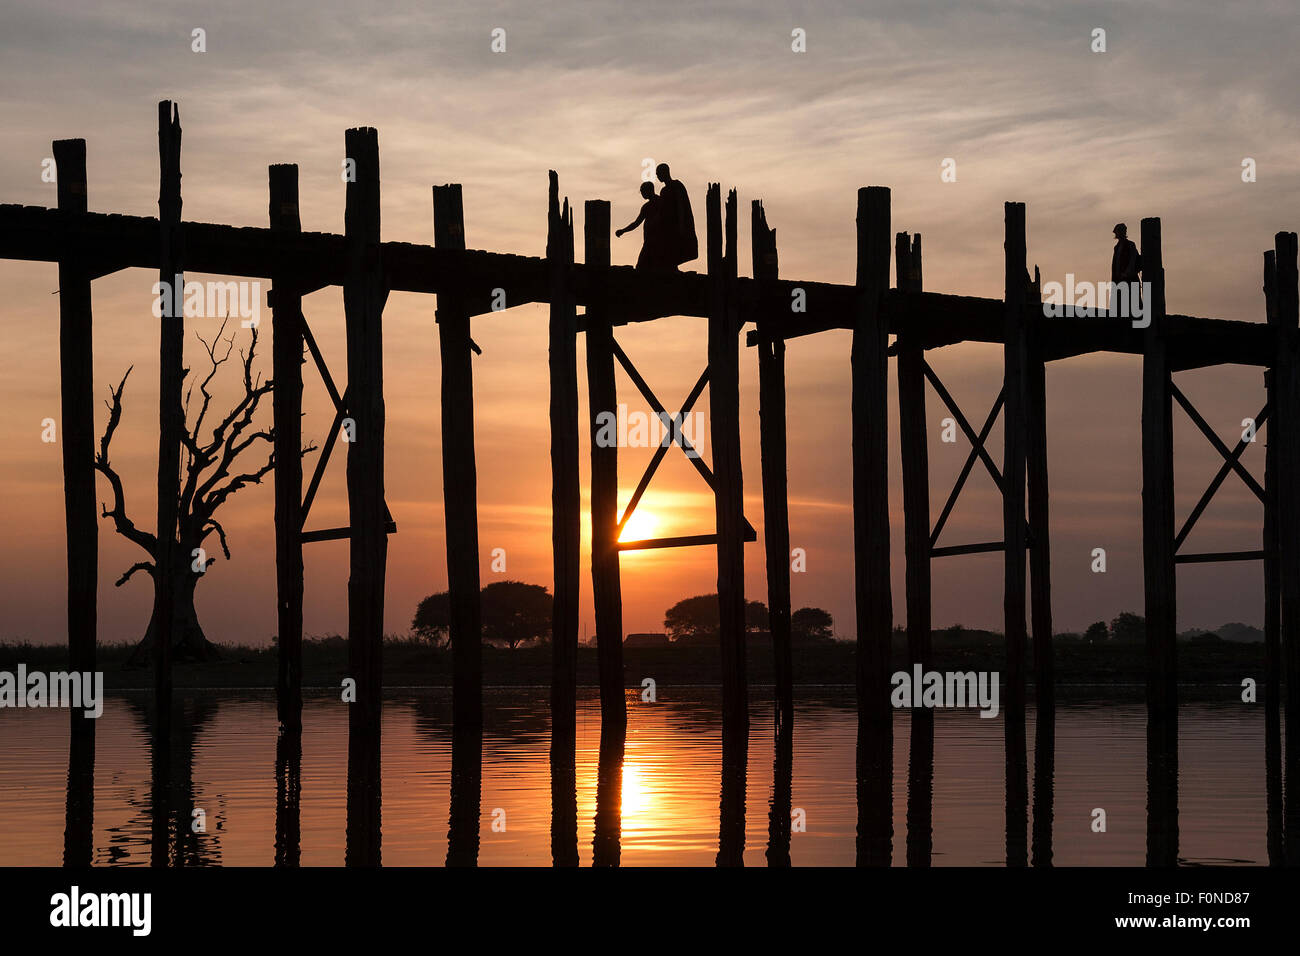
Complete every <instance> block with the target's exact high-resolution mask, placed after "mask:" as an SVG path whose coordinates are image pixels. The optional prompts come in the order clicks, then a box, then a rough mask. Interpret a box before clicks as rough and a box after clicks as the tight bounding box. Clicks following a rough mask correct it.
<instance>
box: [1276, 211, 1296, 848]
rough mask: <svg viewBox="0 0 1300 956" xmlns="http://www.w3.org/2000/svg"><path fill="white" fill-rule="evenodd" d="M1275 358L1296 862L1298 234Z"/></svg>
mask: <svg viewBox="0 0 1300 956" xmlns="http://www.w3.org/2000/svg"><path fill="white" fill-rule="evenodd" d="M1275 250H1276V253H1275V254H1276V263H1277V292H1276V301H1277V325H1278V334H1279V345H1280V347H1279V353H1280V354H1279V355H1278V359H1277V366H1276V368H1275V370H1274V376H1275V383H1276V391H1277V399H1278V406H1277V422H1278V425H1279V428H1278V441H1277V471H1278V476H1277V477H1278V483H1277V489H1278V509H1277V510H1278V515H1277V516H1278V540H1279V542H1280V544H1281V554H1280V562H1279V564H1280V568H1279V570H1280V574H1281V579H1282V588H1281V591H1282V669H1283V674H1284V678H1283V679H1284V681H1285V683H1286V707H1285V712H1286V717H1285V720H1286V733H1285V735H1284V737H1285V747H1286V750H1285V752H1284V754H1283V768H1284V772H1285V781H1286V787H1285V789H1286V806H1285V811H1284V829H1285V832H1286V834H1287V839H1286V863H1287V865H1288V866H1296V865H1297V864H1300V838H1297V837H1296V834H1300V355H1298V353H1297V340H1296V325H1297V319H1298V318H1300V304H1298V303H1300V300H1298V291H1297V272H1296V234H1295V233H1294V232H1279V233H1278V234H1277V235H1276V237H1275Z"/></svg>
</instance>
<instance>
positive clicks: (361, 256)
mask: <svg viewBox="0 0 1300 956" xmlns="http://www.w3.org/2000/svg"><path fill="white" fill-rule="evenodd" d="M345 140H346V146H347V156H348V158H349V159H351V160H354V161H355V164H356V167H355V169H356V176H355V179H353V180H350V181H349V182H348V184H347V196H346V210H345V213H344V232H345V236H346V257H347V258H346V267H345V272H344V277H343V309H344V317H345V323H346V328H347V360H348V362H347V364H348V406H347V411H348V417H349V418H351V419H352V420H353V422H354V423H355V428H354V430H353V436H354V437H353V438H352V441H351V442H350V443H349V444H348V461H347V487H348V517H349V522H348V523H349V527H350V529H351V531H350V537H349V576H348V665H349V672H350V675H351V676H352V678H353V679H355V680H356V682H357V683H356V693H357V699H356V702H355V703H352V704H350V705H349V707H348V717H349V720H348V778H349V793H348V854H347V862H348V864H349V865H353V866H378V865H379V862H380V853H379V834H380V818H379V812H380V801H379V767H380V750H379V747H380V728H381V720H382V717H383V680H382V671H381V668H382V663H383V638H384V578H385V570H386V567H387V560H388V531H387V520H386V519H387V516H386V513H385V511H384V366H383V356H384V350H383V342H384V340H383V325H382V322H383V312H384V303H385V301H386V299H387V294H388V293H387V289H386V288H385V286H384V274H383V263H382V261H381V259H380V246H379V136H378V134H377V133H376V131H375V130H374V129H373V128H370V127H362V128H359V129H350V130H348V131H347V133H346V137H345Z"/></svg>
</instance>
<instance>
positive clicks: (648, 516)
mask: <svg viewBox="0 0 1300 956" xmlns="http://www.w3.org/2000/svg"><path fill="white" fill-rule="evenodd" d="M658 527H659V519H658V518H656V517H655V516H654V515H653V514H652V513H651V512H649V511H644V510H642V509H640V508H638V509H637V510H636V511H633V512H632V517H630V518H628V519H627V524H625V525H624V526H623V533H622V534H620V535H619V536H618V540H619V541H644V540H645V539H646V538H653V537H654V535H655V531H656V530H657V529H658Z"/></svg>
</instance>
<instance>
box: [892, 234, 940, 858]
mask: <svg viewBox="0 0 1300 956" xmlns="http://www.w3.org/2000/svg"><path fill="white" fill-rule="evenodd" d="M894 268H895V272H896V277H897V278H896V284H897V287H898V288H899V289H900V290H902V291H906V292H920V291H921V237H920V236H919V235H918V236H916V237H915V238H914V239H913V238H912V237H910V236H908V234H907V233H905V232H900V233H899V234H898V235H897V236H896V237H895V243H894ZM923 332H924V329H922V328H919V327H912V328H908V329H906V330H903V331H900V332H899V334H898V342H897V346H896V350H897V354H898V438H899V446H900V449H901V452H902V463H903V551H904V557H905V560H906V563H907V570H906V578H905V580H906V600H907V657H908V669H909V672H910V670H911V667H912V665H914V664H920V665H921V668H922V670H923V671H929V670H930V669H931V666H932V665H933V663H934V661H933V653H932V651H931V646H930V640H931V636H930V629H931V618H930V616H931V596H932V595H931V566H930V558H931V555H930V462H929V448H928V442H929V438H928V435H927V428H926V411H925V347H924V344H923V342H924V338H923V334H922V333H923ZM911 724H912V729H911V736H910V738H909V748H908V749H909V753H908V771H907V779H908V786H907V865H908V866H921V867H925V866H929V865H930V855H931V848H932V813H933V808H932V806H931V794H932V792H933V782H934V712H933V711H931V710H929V709H928V708H924V707H916V708H913V709H912V713H911Z"/></svg>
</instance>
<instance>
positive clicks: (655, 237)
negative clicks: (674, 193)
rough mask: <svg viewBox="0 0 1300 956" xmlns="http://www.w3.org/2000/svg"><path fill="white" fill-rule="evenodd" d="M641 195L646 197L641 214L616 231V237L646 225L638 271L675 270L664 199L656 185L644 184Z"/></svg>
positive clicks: (675, 265) (675, 262) (638, 260)
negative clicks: (656, 193) (657, 192)
mask: <svg viewBox="0 0 1300 956" xmlns="http://www.w3.org/2000/svg"><path fill="white" fill-rule="evenodd" d="M641 195H642V196H643V197H645V202H644V203H642V204H641V212H640V213H639V214H638V215H637V217H636V218H635V219H634V220H632V221H631V222H630V223H628V224H627V225H626V226H624V227H623V228H622V229H616V230H615V231H614V235H616V236H618V237H620V238H621V237H622V235H623V233H625V232H631V231H632V230H633V229H635V228H636V227H637V226H639V225H641V224H642V223H645V232H644V233H643V234H642V239H641V255H639V256H637V259H636V267H637V269H639V270H641V271H643V272H644V271H645V270H647V269H653V270H655V271H662V270H664V269H671V270H675V269H676V268H677V261H676V260H675V259H674V258H673V252H674V250H673V248H672V235H671V233H669V232H668V230H666V229H665V225H666V223H665V222H664V216H663V199H662V198H660V197H659V196H656V195H655V187H654V183H642V184H641Z"/></svg>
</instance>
